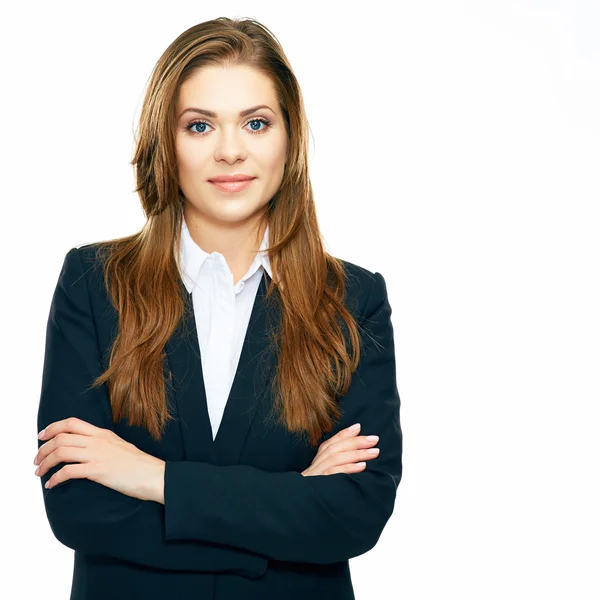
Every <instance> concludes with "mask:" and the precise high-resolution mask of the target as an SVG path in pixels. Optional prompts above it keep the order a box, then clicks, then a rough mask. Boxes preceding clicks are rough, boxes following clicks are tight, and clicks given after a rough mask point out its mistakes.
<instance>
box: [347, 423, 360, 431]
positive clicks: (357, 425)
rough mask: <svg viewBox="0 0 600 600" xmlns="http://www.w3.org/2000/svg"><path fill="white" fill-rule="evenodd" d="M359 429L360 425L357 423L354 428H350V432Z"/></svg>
mask: <svg viewBox="0 0 600 600" xmlns="http://www.w3.org/2000/svg"><path fill="white" fill-rule="evenodd" d="M357 429H360V423H355V424H354V425H352V427H348V431H356V430H357Z"/></svg>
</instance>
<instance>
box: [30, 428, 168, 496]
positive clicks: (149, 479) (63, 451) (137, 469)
mask: <svg viewBox="0 0 600 600" xmlns="http://www.w3.org/2000/svg"><path fill="white" fill-rule="evenodd" d="M39 439H43V440H48V441H47V442H46V443H45V444H43V445H42V446H40V447H39V449H38V453H37V455H36V457H35V460H34V464H36V465H39V467H38V469H37V471H36V473H35V474H36V475H38V476H39V477H42V476H43V475H44V474H45V473H46V472H47V471H48V470H49V469H51V468H52V467H54V466H56V465H57V464H59V463H62V462H64V463H80V464H67V465H65V466H64V467H62V468H61V469H59V470H58V471H57V472H56V473H54V474H53V475H52V477H50V479H49V480H48V481H47V483H46V487H48V488H51V487H53V486H55V485H57V484H59V483H62V482H63V481H66V480H68V479H80V478H84V479H90V480H91V481H95V482H97V483H100V484H102V485H104V486H106V487H109V488H112V489H113V490H116V491H117V492H121V493H122V494H126V495H127V496H132V497H133V498H139V499H140V500H153V501H155V502H161V503H164V472H165V461H163V460H161V459H160V458H157V457H156V456H152V455H150V454H147V453H145V452H142V451H141V450H139V449H138V448H137V447H136V446H134V445H133V444H130V443H129V442H126V441H125V440H123V439H122V438H120V437H119V436H118V435H117V434H116V433H114V432H113V431H111V430H110V429H102V428H101V427H96V426H95V425H92V424H91V423H88V422H87V421H83V420H81V419H78V418H77V417H70V418H68V419H64V420H62V421H55V422H54V423H51V424H50V425H48V427H46V429H45V430H44V433H43V435H42V436H41V437H39Z"/></svg>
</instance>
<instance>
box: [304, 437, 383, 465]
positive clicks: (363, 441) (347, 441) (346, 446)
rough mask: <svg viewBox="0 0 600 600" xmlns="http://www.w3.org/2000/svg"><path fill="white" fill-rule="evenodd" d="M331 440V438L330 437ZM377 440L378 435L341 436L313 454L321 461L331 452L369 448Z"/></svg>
mask: <svg viewBox="0 0 600 600" xmlns="http://www.w3.org/2000/svg"><path fill="white" fill-rule="evenodd" d="M332 440H333V438H332ZM378 441H379V436H377V435H374V436H364V435H362V436H358V437H357V436H354V437H349V438H342V439H340V440H337V441H333V442H332V443H331V444H330V445H329V446H328V447H327V448H325V449H324V450H323V452H321V453H319V452H317V454H316V455H315V461H317V460H318V461H321V460H324V459H326V458H328V457H329V456H332V455H333V454H337V453H339V452H342V451H347V450H358V449H363V448H369V447H370V446H373V445H374V444H376V443H377V442H378Z"/></svg>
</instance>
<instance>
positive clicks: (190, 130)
mask: <svg viewBox="0 0 600 600" xmlns="http://www.w3.org/2000/svg"><path fill="white" fill-rule="evenodd" d="M250 123H262V124H263V125H264V127H261V128H260V129H251V131H250V133H251V134H256V133H265V132H266V131H267V130H268V129H269V128H270V127H271V122H270V121H269V120H268V119H265V118H264V117H256V118H254V119H250V121H248V122H247V123H246V125H250ZM196 125H198V126H208V127H212V125H210V124H209V123H208V122H207V121H204V120H202V119H196V120H195V121H192V122H191V123H188V124H187V125H186V126H185V129H186V131H187V132H188V133H190V134H191V135H200V136H203V135H206V134H207V133H208V131H206V129H205V128H204V129H202V130H201V131H198V130H196V129H194V127H196ZM257 127H258V126H257Z"/></svg>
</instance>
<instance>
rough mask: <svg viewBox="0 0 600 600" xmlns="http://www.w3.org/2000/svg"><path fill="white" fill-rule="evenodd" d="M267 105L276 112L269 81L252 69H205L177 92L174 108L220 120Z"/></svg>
mask: <svg viewBox="0 0 600 600" xmlns="http://www.w3.org/2000/svg"><path fill="white" fill-rule="evenodd" d="M256 104H268V105H269V106H271V108H273V110H277V108H276V104H277V103H276V93H275V88H274V86H273V83H272V82H271V80H270V79H269V78H268V77H267V76H266V75H264V74H263V73H261V72H260V71H257V70H256V69H253V68H251V67H245V66H244V67H242V66H235V67H216V66H206V67H202V68H201V69H198V70H197V71H196V72H195V73H194V74H193V75H192V76H191V77H190V78H189V79H188V80H187V81H186V82H185V83H184V84H183V85H182V86H181V87H180V89H179V93H178V96H177V108H178V110H179V111H182V110H185V109H186V108H188V107H191V106H194V107H196V108H204V109H206V110H212V111H215V112H216V113H217V114H218V115H219V117H227V116H229V117H237V116H238V113H239V112H240V111H241V110H243V109H244V108H248V107H249V106H253V105H256Z"/></svg>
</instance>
